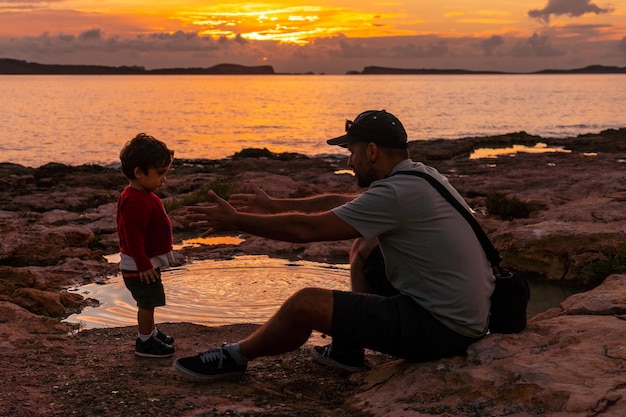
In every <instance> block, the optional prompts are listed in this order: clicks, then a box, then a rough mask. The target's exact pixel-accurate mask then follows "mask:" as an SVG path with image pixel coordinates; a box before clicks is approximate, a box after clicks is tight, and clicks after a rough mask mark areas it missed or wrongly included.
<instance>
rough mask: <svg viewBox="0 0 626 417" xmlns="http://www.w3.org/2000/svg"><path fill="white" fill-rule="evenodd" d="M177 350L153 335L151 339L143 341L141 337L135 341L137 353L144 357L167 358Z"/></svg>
mask: <svg viewBox="0 0 626 417" xmlns="http://www.w3.org/2000/svg"><path fill="white" fill-rule="evenodd" d="M174 352H176V349H174V348H173V347H172V346H170V345H166V344H165V343H163V342H161V341H160V340H159V339H157V338H156V337H154V336H152V337H151V338H150V339H148V340H146V341H145V342H142V341H141V339H140V338H137V340H136V341H135V355H137V356H143V357H144V358H167V357H170V356H172V355H173V354H174Z"/></svg>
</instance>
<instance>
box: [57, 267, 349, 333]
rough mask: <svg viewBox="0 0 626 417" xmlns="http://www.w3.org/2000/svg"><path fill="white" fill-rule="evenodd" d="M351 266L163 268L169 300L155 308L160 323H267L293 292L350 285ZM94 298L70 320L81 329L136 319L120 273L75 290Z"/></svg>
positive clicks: (68, 320) (125, 323)
mask: <svg viewBox="0 0 626 417" xmlns="http://www.w3.org/2000/svg"><path fill="white" fill-rule="evenodd" d="M349 269H350V268H349V265H345V264H339V265H330V264H324V263H316V262H307V261H297V262H290V261H287V260H284V259H275V258H269V257H266V256H241V257H237V258H235V259H232V260H227V261H210V260H209V261H200V262H194V263H190V264H186V265H184V266H182V267H179V268H172V269H170V270H167V271H163V274H162V277H163V285H164V286H165V295H166V302H167V305H166V306H164V307H158V308H157V309H156V310H155V319H156V321H157V323H163V322H191V323H196V324H203V325H207V326H220V325H225V324H237V323H259V324H260V323H263V322H265V321H266V320H267V319H268V318H269V317H270V316H272V315H273V314H274V313H275V312H276V310H277V309H278V307H279V306H280V305H281V304H282V302H283V301H285V300H286V299H287V298H288V297H289V296H290V295H292V294H293V293H295V292H296V291H298V290H299V289H302V288H305V287H321V288H328V289H337V290H348V289H349V283H350V273H349ZM70 291H72V292H75V293H78V294H80V295H82V296H83V297H85V298H94V299H97V300H98V301H99V302H100V306H99V307H87V308H85V309H84V310H83V311H82V312H81V313H80V314H73V315H71V316H69V317H68V318H67V319H66V320H64V321H65V322H68V323H75V324H79V325H80V327H81V329H92V328H100V327H121V326H131V325H136V324H137V306H136V303H135V300H133V298H132V297H131V295H130V293H129V292H128V290H127V289H126V287H125V286H124V281H123V280H122V277H121V275H118V276H114V277H111V278H110V280H109V281H108V283H107V284H105V285H99V284H88V285H84V286H81V287H77V288H74V289H71V290H70Z"/></svg>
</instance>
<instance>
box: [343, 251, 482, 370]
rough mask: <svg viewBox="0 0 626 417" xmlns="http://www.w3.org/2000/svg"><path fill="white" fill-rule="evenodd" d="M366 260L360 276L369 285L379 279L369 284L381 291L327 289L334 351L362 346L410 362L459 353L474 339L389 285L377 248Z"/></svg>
mask: <svg viewBox="0 0 626 417" xmlns="http://www.w3.org/2000/svg"><path fill="white" fill-rule="evenodd" d="M370 258H371V259H370ZM370 258H368V260H367V263H369V264H370V265H369V266H368V265H366V278H367V279H368V282H370V284H376V283H375V281H377V280H378V281H380V282H379V283H378V284H377V285H374V288H379V289H382V290H384V291H386V292H387V294H385V295H374V294H362V293H354V292H346V291H334V292H333V321H332V337H333V348H334V349H337V350H341V351H350V350H353V349H355V348H368V349H372V350H375V351H377V352H382V353H386V354H389V355H392V356H396V357H398V358H403V359H408V360H412V361H429V360H435V359H439V358H442V357H449V356H454V355H462V354H465V352H466V350H467V348H468V346H469V345H471V344H472V343H473V342H475V341H476V340H478V339H475V338H471V337H467V336H463V335H461V334H459V333H457V332H455V331H453V330H451V329H450V328H448V327H447V326H445V325H444V324H443V323H441V322H440V321H439V320H437V319H436V318H435V317H434V316H433V315H432V314H430V313H429V312H428V311H426V310H424V309H423V308H422V307H420V306H419V305H418V304H417V303H416V302H415V301H414V300H413V299H412V298H411V297H409V296H406V295H402V294H399V293H398V292H397V291H396V290H395V289H394V288H393V287H391V285H390V284H389V280H388V279H387V276H386V275H385V274H384V260H383V259H382V255H381V254H380V251H379V250H378V253H376V249H375V250H374V252H372V255H371V256H370ZM381 262H382V269H381ZM373 266H375V267H373ZM374 271H377V273H375V272H374ZM381 271H382V274H381ZM389 294H391V295H389ZM394 294H395V295H394Z"/></svg>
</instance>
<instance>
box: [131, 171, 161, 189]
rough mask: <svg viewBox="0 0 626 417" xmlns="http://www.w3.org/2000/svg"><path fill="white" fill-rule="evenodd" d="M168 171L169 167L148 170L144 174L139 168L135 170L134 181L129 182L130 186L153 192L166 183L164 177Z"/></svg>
mask: <svg viewBox="0 0 626 417" xmlns="http://www.w3.org/2000/svg"><path fill="white" fill-rule="evenodd" d="M169 169H170V167H169V166H165V167H161V168H150V169H149V170H148V173H147V174H146V173H145V172H143V171H142V170H141V169H140V168H135V179H133V180H132V181H131V184H133V185H134V186H135V187H136V188H140V189H143V190H145V191H152V192H154V191H156V190H158V189H159V187H160V186H162V185H163V184H164V183H165V182H166V181H167V178H166V177H165V175H166V174H167V172H168V171H169Z"/></svg>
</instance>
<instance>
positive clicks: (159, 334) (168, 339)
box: [155, 329, 174, 345]
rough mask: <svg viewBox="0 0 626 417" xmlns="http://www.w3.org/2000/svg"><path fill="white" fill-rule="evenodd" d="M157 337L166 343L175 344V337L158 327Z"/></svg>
mask: <svg viewBox="0 0 626 417" xmlns="http://www.w3.org/2000/svg"><path fill="white" fill-rule="evenodd" d="M155 337H156V338H157V339H159V340H160V341H161V342H163V343H165V344H166V345H173V344H174V338H173V337H171V336H168V335H166V334H165V333H163V332H162V331H161V330H159V329H157V334H156V336H155Z"/></svg>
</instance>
